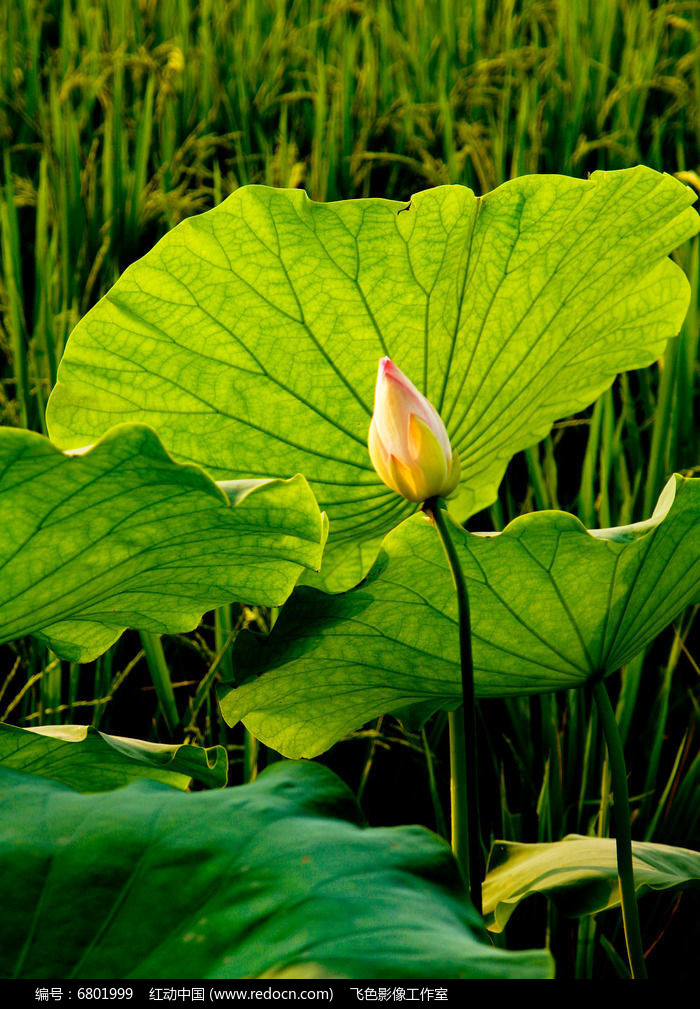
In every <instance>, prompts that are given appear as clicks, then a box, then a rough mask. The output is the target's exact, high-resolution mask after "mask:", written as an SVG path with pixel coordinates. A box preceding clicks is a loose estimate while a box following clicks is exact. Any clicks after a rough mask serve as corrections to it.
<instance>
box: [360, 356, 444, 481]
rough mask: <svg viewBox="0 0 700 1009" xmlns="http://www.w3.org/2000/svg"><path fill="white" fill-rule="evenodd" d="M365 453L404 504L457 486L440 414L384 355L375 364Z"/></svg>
mask: <svg viewBox="0 0 700 1009" xmlns="http://www.w3.org/2000/svg"><path fill="white" fill-rule="evenodd" d="M369 455H370V459H371V460H372V465H373V466H374V468H375V469H376V471H377V473H378V474H379V476H380V477H381V478H382V480H383V481H384V483H385V484H386V485H387V487H391V489H392V490H395V491H396V493H397V494H401V495H402V497H405V498H406V499H407V500H408V501H427V500H428V498H431V497H447V495H448V494H451V493H452V491H453V490H454V489H455V487H456V486H457V484H458V483H459V459H458V458H457V452H456V451H453V450H452V447H451V445H450V439H449V438H448V437H447V431H446V430H445V425H444V424H443V422H442V420H441V419H440V415H439V413H438V412H437V410H436V409H435V407H434V406H433V405H432V403H430V402H429V401H428V400H427V399H426V398H425V396H423V395H421V393H420V392H418V390H417V389H416V387H415V386H414V385H413V383H412V382H410V381H409V380H408V379H407V378H406V376H405V375H404V373H403V372H402V371H401V369H400V368H397V367H396V365H395V364H394V363H393V362H392V361H391V360H390V359H389V358H388V357H383V358H382V359H381V361H380V362H379V374H378V375H377V388H376V390H375V393H374V415H373V416H372V423H371V424H370V428H369Z"/></svg>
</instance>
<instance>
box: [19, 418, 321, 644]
mask: <svg viewBox="0 0 700 1009" xmlns="http://www.w3.org/2000/svg"><path fill="white" fill-rule="evenodd" d="M225 486H226V491H227V493H228V496H227V493H225V492H224V490H222V489H221V487H218V486H217V485H216V484H215V483H214V482H213V481H212V480H211V479H210V477H208V476H207V474H206V473H204V472H202V470H200V469H199V468H198V467H196V466H191V465H179V464H178V463H175V462H173V460H172V459H171V458H170V456H169V455H168V454H167V452H165V450H164V449H163V446H162V445H161V443H160V441H159V440H158V437H157V435H156V434H155V433H154V432H153V431H152V430H151V429H150V428H147V427H142V426H137V425H124V426H121V427H118V428H115V429H114V430H113V431H111V432H110V433H109V434H107V435H106V436H105V437H104V438H103V439H102V440H101V441H100V442H99V443H98V444H97V445H95V446H94V447H93V448H92V449H91V450H90V451H88V452H87V453H86V454H82V455H78V456H76V457H69V456H66V455H64V454H63V453H62V452H60V451H59V450H58V449H57V448H56V447H55V446H54V445H52V444H51V442H49V441H47V439H46V438H42V437H41V436H40V435H38V434H33V433H32V432H30V431H19V430H17V429H14V428H1V429H0V642H1V641H8V640H10V639H12V638H17V637H20V636H22V635H25V634H35V635H37V636H38V637H40V638H42V639H43V640H45V641H46V642H47V643H48V644H49V645H50V646H51V647H52V648H53V649H54V651H56V652H57V653H58V654H59V655H60V656H61V657H63V658H66V659H70V660H72V661H77V662H86V661H88V660H89V659H92V658H95V657H96V656H97V655H99V654H100V653H101V652H103V651H105V650H106V649H107V648H108V647H109V646H110V645H111V644H112V643H113V642H114V641H116V639H117V638H118V637H119V636H120V634H121V633H122V631H123V630H124V628H125V627H136V628H139V629H141V630H147V631H155V632H158V633H161V632H171V633H172V632H177V631H185V630H192V628H194V627H196V626H197V624H198V623H199V621H200V619H201V617H202V615H203V613H205V612H206V611H207V610H211V609H213V608H214V607H216V606H219V605H221V604H223V603H228V602H231V601H232V600H241V601H244V602H248V603H258V604H261V605H267V606H276V605H279V604H281V603H283V602H284V600H285V599H286V598H287V596H288V595H289V593H290V592H291V590H292V588H293V587H294V585H295V583H296V581H297V579H298V578H299V576H300V574H301V573H302V571H303V570H305V569H306V568H307V567H311V568H315V569H318V567H319V566H320V563H321V553H322V550H323V542H324V537H325V528H326V523H325V517H324V516H322V515H321V513H320V512H319V509H318V505H317V503H316V501H315V499H314V497H313V494H312V493H311V491H310V489H309V486H308V484H307V482H306V480H305V479H304V478H303V477H301V476H297V477H294V478H292V479H290V480H288V481H281V480H269V481H264V480H262V481H240V482H237V483H233V484H228V485H225Z"/></svg>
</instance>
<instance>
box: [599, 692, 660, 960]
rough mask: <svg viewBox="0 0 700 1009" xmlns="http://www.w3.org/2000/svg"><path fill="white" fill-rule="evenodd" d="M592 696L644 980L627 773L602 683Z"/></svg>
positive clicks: (634, 950)
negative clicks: (605, 751)
mask: <svg viewBox="0 0 700 1009" xmlns="http://www.w3.org/2000/svg"><path fill="white" fill-rule="evenodd" d="M593 696H594V698H595V702H596V706H597V708H598V715H599V716H600V723H601V725H602V727H603V735H604V736H605V743H606V745H607V748H608V758H609V763H610V774H611V777H612V788H613V797H614V803H613V818H614V822H615V845H616V849H617V875H618V881H619V884H620V899H621V903H622V923H623V926H624V929H625V942H626V943H627V956H628V958H629V963H630V970H631V972H632V978H633V979H634V980H646V979H647V976H648V975H647V969H646V964H645V962H644V947H643V946H642V930H641V926H640V924H639V909H638V907H637V896H636V894H635V890H634V871H633V868H632V829H631V826H630V799H629V792H628V789H627V770H626V768H625V754H624V751H623V747H622V740H621V738H620V733H619V731H618V728H617V722H616V720H615V712H614V711H613V708H612V705H611V703H610V698H609V697H608V692H607V690H606V689H605V684H604V683H603V681H602V680H597V681H596V682H595V683H594V684H593Z"/></svg>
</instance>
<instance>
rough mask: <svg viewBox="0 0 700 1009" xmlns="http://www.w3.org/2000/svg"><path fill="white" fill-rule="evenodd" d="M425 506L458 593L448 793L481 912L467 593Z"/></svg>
mask: <svg viewBox="0 0 700 1009" xmlns="http://www.w3.org/2000/svg"><path fill="white" fill-rule="evenodd" d="M423 507H424V510H425V511H426V513H427V514H428V515H430V516H431V517H432V519H433V521H434V522H435V528H436V529H437V533H438V536H439V537H440V542H441V543H442V546H443V549H444V551H445V556H446V557H447V563H448V564H449V566H450V571H451V573H452V581H453V583H454V586H455V589H456V591H457V609H458V613H459V656H460V665H461V669H462V706H461V707H460V708H458V709H457V711H452V712H450V714H449V726H450V775H451V787H450V795H451V801H452V850H453V851H454V853H455V856H456V857H457V859H458V861H459V863H460V866H461V867H462V871H463V873H464V878H465V880H466V882H467V886H468V887H469V893H470V896H471V900H472V904H473V905H474V907H475V908H476V910H477V911H478V913H479V914H481V909H482V901H481V880H482V878H483V875H484V871H483V864H482V855H481V844H480V841H479V797H478V775H477V760H476V706H475V703H474V664H473V662H472V641H471V623H470V619H469V596H468V594H467V584H466V582H465V580H464V573H463V572H462V566H461V564H460V563H459V558H458V556H457V551H456V549H455V545H454V542H453V540H452V536H451V534H450V531H449V519H447V518H446V516H445V514H444V513H443V512H444V508H445V503H444V501H442V500H441V499H440V498H430V499H429V500H428V501H426V502H425V504H424V506H423Z"/></svg>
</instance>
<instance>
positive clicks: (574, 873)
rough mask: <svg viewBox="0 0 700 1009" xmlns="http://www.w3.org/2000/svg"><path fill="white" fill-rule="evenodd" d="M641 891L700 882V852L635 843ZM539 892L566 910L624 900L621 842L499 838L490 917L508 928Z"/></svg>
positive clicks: (487, 909) (488, 885) (489, 878)
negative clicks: (619, 856)
mask: <svg viewBox="0 0 700 1009" xmlns="http://www.w3.org/2000/svg"><path fill="white" fill-rule="evenodd" d="M632 863H633V869H634V885H635V889H636V890H638V891H644V890H667V889H670V888H671V887H677V886H686V885H688V884H689V883H692V884H693V885H697V884H698V882H700V852H697V851H690V850H689V849H688V848H676V847H673V846H671V845H669V844H651V843H649V842H644V841H633V842H632ZM535 893H543V894H545V895H546V896H547V897H551V898H552V899H553V900H555V901H556V902H557V904H558V906H559V907H560V908H561V910H562V911H564V913H565V914H568V915H571V916H574V917H578V916H581V915H585V914H596V913H597V912H598V911H604V910H606V909H607V908H611V907H617V906H618V905H619V903H620V887H619V881H618V875H617V855H616V850H615V841H614V840H613V839H612V838H608V837H584V836H582V835H581V834H568V835H567V836H566V837H565V838H564V839H563V840H562V841H556V842H554V843H551V844H519V843H516V842H514V841H496V842H495V843H494V845H493V847H492V849H491V854H490V856H489V865H488V871H487V874H486V880H485V882H484V890H483V900H484V917H485V920H486V923H487V926H488V928H489V930H490V931H491V932H502V931H503V929H504V928H505V925H506V923H507V921H508V919H509V918H510V916H511V915H512V913H513V911H514V910H515V909H516V907H517V906H518V904H519V903H520V902H521V901H522V900H525V898H526V897H530V896H532V895H533V894H535Z"/></svg>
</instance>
